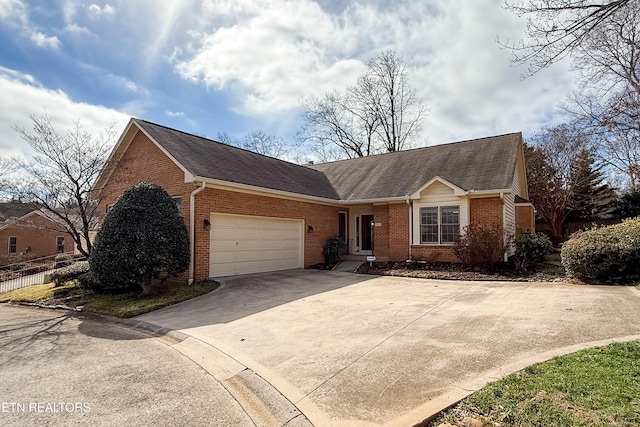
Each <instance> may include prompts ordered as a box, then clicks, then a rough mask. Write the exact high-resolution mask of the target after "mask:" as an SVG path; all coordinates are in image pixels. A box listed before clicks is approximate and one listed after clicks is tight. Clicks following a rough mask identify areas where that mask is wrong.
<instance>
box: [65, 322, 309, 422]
mask: <svg viewBox="0 0 640 427" xmlns="http://www.w3.org/2000/svg"><path fill="white" fill-rule="evenodd" d="M69 315H71V316H74V317H77V318H80V319H82V318H87V319H91V320H96V321H100V322H105V323H107V322H108V323H113V324H116V325H121V326H124V327H128V328H131V329H135V330H138V331H140V332H142V333H145V334H148V335H151V336H154V337H158V338H162V339H166V340H167V341H169V343H168V344H169V345H170V346H171V347H173V349H174V350H176V351H178V352H180V353H181V354H183V355H184V356H186V357H188V358H189V359H190V360H192V361H193V362H194V363H196V364H197V365H198V366H200V367H201V368H202V369H204V370H205V371H207V372H208V373H209V374H211V375H212V376H213V377H214V378H215V379H216V380H218V381H219V382H220V384H221V385H222V386H223V387H224V388H225V389H226V390H227V391H228V392H229V394H230V395H231V396H232V397H233V398H234V399H235V400H236V401H237V402H238V404H239V405H240V406H241V407H242V408H243V409H244V411H245V412H246V413H247V415H248V416H249V417H250V418H251V420H252V421H253V422H254V423H255V424H256V425H259V426H274V427H276V426H277V427H284V426H287V427H313V424H312V423H311V422H310V421H309V420H308V418H307V417H306V416H305V415H304V414H303V413H302V412H301V411H300V410H299V409H298V408H297V407H296V406H295V405H294V404H293V403H292V402H291V401H290V400H289V399H287V398H286V397H285V396H284V395H283V394H282V393H280V392H279V391H278V390H277V389H276V388H275V387H274V386H272V385H271V384H270V383H269V382H268V381H266V380H265V379H264V378H262V377H261V376H260V375H258V374H257V373H255V372H254V371H253V370H251V369H249V368H247V367H246V366H244V365H242V364H241V363H240V362H238V361H237V360H235V359H234V358H232V357H231V356H229V355H228V354H226V353H224V352H223V351H221V350H220V349H218V348H216V347H215V346H213V345H211V344H208V343H205V342H203V341H201V340H199V339H197V338H194V337H192V336H191V335H188V334H185V333H183V332H180V331H175V330H172V329H168V328H164V327H161V326H158V325H154V324H153V323H149V322H144V321H141V320H137V319H122V318H119V317H114V316H106V315H102V314H95V313H85V312H76V311H70V312H69Z"/></svg>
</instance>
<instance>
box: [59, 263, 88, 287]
mask: <svg viewBox="0 0 640 427" xmlns="http://www.w3.org/2000/svg"><path fill="white" fill-rule="evenodd" d="M87 271H89V263H87V262H82V261H81V262H76V263H75V264H71V265H68V266H66V267H62V268H60V269H58V270H56V271H54V272H53V273H51V281H52V282H53V283H54V285H55V286H62V285H64V284H65V283H67V282H69V281H71V280H75V279H78V278H79V277H80V276H81V275H83V274H84V273H86V272H87Z"/></svg>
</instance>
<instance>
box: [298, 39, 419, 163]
mask: <svg viewBox="0 0 640 427" xmlns="http://www.w3.org/2000/svg"><path fill="white" fill-rule="evenodd" d="M368 67H369V68H368V71H367V73H366V74H364V75H362V76H360V77H359V78H358V80H357V82H356V84H355V85H353V86H350V87H348V88H347V89H346V90H345V92H344V93H339V92H335V91H334V92H329V93H327V94H325V95H324V96H323V97H321V98H317V97H312V98H310V99H309V100H307V101H306V102H304V103H303V105H302V107H303V112H302V121H303V124H302V127H301V128H300V130H299V131H298V138H299V139H300V140H301V141H303V142H310V143H311V146H312V149H313V151H315V152H316V154H317V155H318V156H319V157H320V158H321V160H335V158H327V155H330V156H332V157H336V156H337V157H338V158H344V157H347V158H353V157H363V156H369V155H371V154H376V153H380V152H394V151H399V150H402V149H406V148H409V147H410V145H411V142H412V141H413V140H414V139H415V138H416V137H417V136H418V134H419V131H420V121H421V119H422V117H423V116H424V114H425V112H426V107H425V106H424V105H423V104H422V103H420V101H419V100H418V98H417V96H416V91H415V89H412V88H411V87H410V86H409V83H408V77H407V72H406V69H405V64H404V62H403V60H402V58H400V57H399V56H398V55H397V54H396V53H395V52H393V51H391V50H386V51H383V52H381V53H380V54H379V55H378V56H377V57H376V58H374V59H372V60H371V61H370V62H369V64H368Z"/></svg>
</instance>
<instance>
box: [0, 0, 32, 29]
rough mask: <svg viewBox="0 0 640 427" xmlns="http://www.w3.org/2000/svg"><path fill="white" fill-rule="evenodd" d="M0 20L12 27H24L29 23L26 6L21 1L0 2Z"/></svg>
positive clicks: (7, 0) (4, 0)
mask: <svg viewBox="0 0 640 427" xmlns="http://www.w3.org/2000/svg"><path fill="white" fill-rule="evenodd" d="M0 20H3V21H6V22H7V23H9V24H13V25H15V24H16V23H19V26H23V25H26V24H27V22H28V21H29V12H28V11H27V5H26V4H25V3H24V2H23V1H22V0H0Z"/></svg>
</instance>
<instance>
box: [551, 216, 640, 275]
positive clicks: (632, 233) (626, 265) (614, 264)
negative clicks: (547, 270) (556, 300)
mask: <svg viewBox="0 0 640 427" xmlns="http://www.w3.org/2000/svg"><path fill="white" fill-rule="evenodd" d="M561 256H562V265H563V266H564V268H565V270H566V271H567V274H568V275H569V276H572V277H575V278H577V279H580V280H584V281H587V282H605V283H630V282H634V281H637V280H639V279H640V218H634V219H629V220H626V221H624V222H623V223H621V224H615V225H610V226H607V227H597V228H593V229H591V230H587V231H584V232H580V233H576V234H574V235H573V236H571V239H569V240H568V241H567V242H565V244H564V245H563V246H562V253H561Z"/></svg>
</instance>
